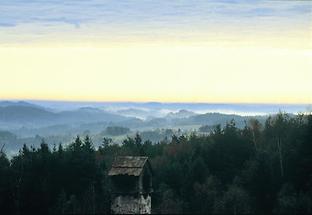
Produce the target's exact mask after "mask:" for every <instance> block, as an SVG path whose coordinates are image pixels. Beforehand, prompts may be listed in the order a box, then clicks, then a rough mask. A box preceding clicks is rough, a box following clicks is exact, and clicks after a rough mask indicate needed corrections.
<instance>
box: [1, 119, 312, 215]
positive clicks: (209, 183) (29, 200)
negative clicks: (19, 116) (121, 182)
mask: <svg viewBox="0 0 312 215" xmlns="http://www.w3.org/2000/svg"><path fill="white" fill-rule="evenodd" d="M117 155H144V156H148V157H149V158H150V161H151V164H152V168H153V172H154V175H153V188H154V193H153V194H152V210H153V212H155V213H231V214H237V213H263V214H265V213H311V212H312V115H311V114H310V115H296V116H289V115H287V114H285V113H279V114H277V115H275V116H271V117H269V118H268V119H267V120H266V121H265V123H264V124H261V123H259V121H257V120H250V121H248V122H246V123H245V127H244V128H242V129H239V128H237V127H236V125H235V121H234V120H232V121H230V122H228V123H227V124H226V126H224V127H221V126H220V125H219V126H214V127H212V129H211V132H210V133H209V134H208V135H200V134H196V133H193V134H190V135H188V136H184V135H181V136H175V135H173V136H172V138H171V140H164V141H160V142H158V143H156V144H152V142H151V141H148V140H147V141H142V138H141V136H140V135H139V134H137V135H136V136H135V137H134V138H131V137H128V138H126V139H125V140H124V141H123V144H121V145H117V144H112V143H111V140H110V139H109V138H104V137H103V144H102V146H100V147H99V148H98V149H95V148H94V146H93V144H92V140H91V139H90V137H88V136H86V137H84V138H80V137H77V138H76V139H75V140H74V141H73V143H71V144H69V145H67V146H63V145H62V144H59V145H58V146H54V147H53V148H52V149H50V148H49V147H48V145H47V144H46V143H44V141H43V142H42V143H41V145H40V147H37V148H35V147H27V146H26V145H24V146H23V148H22V149H20V151H19V153H18V154H17V155H16V156H14V157H12V158H11V159H8V158H7V156H6V155H5V153H4V152H3V151H1V153H0V211H1V214H2V213H11V214H24V213H45V214H65V213H72V214H75V213H80V214H81V213H88V214H93V213H103V214H108V213H110V192H111V189H110V181H109V178H108V177H107V172H108V170H109V168H110V165H111V163H112V161H113V159H114V157H115V156H117Z"/></svg>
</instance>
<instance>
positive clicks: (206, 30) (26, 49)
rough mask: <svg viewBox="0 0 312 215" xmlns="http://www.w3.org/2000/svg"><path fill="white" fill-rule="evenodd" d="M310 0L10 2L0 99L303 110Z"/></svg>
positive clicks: (3, 10)
mask: <svg viewBox="0 0 312 215" xmlns="http://www.w3.org/2000/svg"><path fill="white" fill-rule="evenodd" d="M311 9H312V2H311V1H245V0H238V1H195V0H188V1H167V0H158V1H144V0H143V1H141V0H140V1H135V0H125V1H122V2H120V1H102V0H93V1H88V2H86V1H74V0H68V2H67V4H63V3H62V2H59V1H48V0H47V1H35V0H27V1H26V0H25V1H10V2H7V3H5V4H3V5H2V7H0V100H1V99H53V100H89V101H160V102H161V101H164V102H182V101H183V102H235V103H243V102H244V103H245V102H247V103H309V104H312V84H311V82H312V62H311V61H312V60H311V57H312V13H311V12H312V10H311Z"/></svg>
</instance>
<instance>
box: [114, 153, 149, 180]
mask: <svg viewBox="0 0 312 215" xmlns="http://www.w3.org/2000/svg"><path fill="white" fill-rule="evenodd" d="M146 163H148V157H143V156H135V157H134V156H119V157H116V159H115V160H114V162H113V164H112V168H111V170H110V171H109V172H108V175H109V176H116V175H129V176H139V175H140V174H141V173H142V171H143V169H144V165H145V164H146Z"/></svg>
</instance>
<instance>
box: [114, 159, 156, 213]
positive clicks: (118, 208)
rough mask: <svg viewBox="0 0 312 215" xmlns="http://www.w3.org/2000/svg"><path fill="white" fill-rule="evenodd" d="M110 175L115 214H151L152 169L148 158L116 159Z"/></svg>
mask: <svg viewBox="0 0 312 215" xmlns="http://www.w3.org/2000/svg"><path fill="white" fill-rule="evenodd" d="M108 175H109V177H110V179H111V185H112V206H111V210H112V212H113V213H116V214H133V213H134V214H149V213H151V193H152V191H153V190H152V168H151V165H150V163H149V161H148V157H142V156H119V157H116V158H115V160H114V162H113V164H112V168H111V169H110V171H109V173H108Z"/></svg>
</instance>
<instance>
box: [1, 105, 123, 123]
mask: <svg viewBox="0 0 312 215" xmlns="http://www.w3.org/2000/svg"><path fill="white" fill-rule="evenodd" d="M1 104H2V106H0V124H6V125H11V124H15V125H19V126H24V125H26V126H27V125H33V126H35V127H40V126H47V125H54V124H72V123H90V122H120V121H123V120H128V119H129V118H128V117H124V116H120V115H117V114H113V113H109V112H106V111H103V110H100V109H96V108H80V109H78V110H72V111H62V112H57V113H55V112H52V111H50V110H46V109H44V108H41V107H38V106H36V105H34V106H32V105H28V104H27V103H19V102H18V103H11V102H1Z"/></svg>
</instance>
